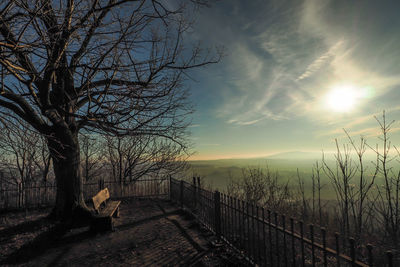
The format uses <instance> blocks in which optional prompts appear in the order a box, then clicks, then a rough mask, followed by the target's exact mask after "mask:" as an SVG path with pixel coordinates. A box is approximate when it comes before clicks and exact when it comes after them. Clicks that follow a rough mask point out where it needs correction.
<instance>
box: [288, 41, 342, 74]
mask: <svg viewBox="0 0 400 267" xmlns="http://www.w3.org/2000/svg"><path fill="white" fill-rule="evenodd" d="M342 46H343V40H339V41H338V42H337V43H336V44H335V45H333V46H332V47H331V48H330V49H329V50H328V51H327V52H326V53H324V54H323V55H321V56H320V57H318V58H317V59H316V60H314V61H313V62H312V63H311V64H310V65H309V66H308V67H307V68H306V70H305V71H304V72H303V73H302V74H301V75H300V76H299V77H297V79H296V81H301V80H303V79H306V78H308V77H310V76H311V75H313V74H314V73H315V72H317V71H318V70H320V69H321V67H322V66H323V65H325V64H329V63H330V61H331V60H332V59H333V58H334V57H335V55H336V53H337V51H338V50H339V49H340V48H341V47H342Z"/></svg>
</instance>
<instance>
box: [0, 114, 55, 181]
mask: <svg viewBox="0 0 400 267" xmlns="http://www.w3.org/2000/svg"><path fill="white" fill-rule="evenodd" d="M0 153H1V156H0V168H1V169H3V170H7V172H8V179H7V180H4V181H0V183H5V182H8V183H13V184H22V186H23V187H25V186H29V185H30V184H31V183H33V182H42V181H43V182H46V181H47V179H48V176H49V169H50V155H49V153H48V151H47V145H46V141H45V140H44V139H43V138H42V137H41V136H40V135H39V134H38V133H37V132H36V131H34V130H33V129H31V127H30V126H29V124H27V123H24V122H15V121H5V120H3V119H1V118H0Z"/></svg>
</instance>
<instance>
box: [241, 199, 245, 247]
mask: <svg viewBox="0 0 400 267" xmlns="http://www.w3.org/2000/svg"><path fill="white" fill-rule="evenodd" d="M240 212H241V214H240V221H241V222H240V225H241V229H242V232H241V234H240V235H241V236H240V245H241V249H242V250H243V249H244V248H245V238H246V234H245V233H246V231H245V225H244V201H243V200H240Z"/></svg>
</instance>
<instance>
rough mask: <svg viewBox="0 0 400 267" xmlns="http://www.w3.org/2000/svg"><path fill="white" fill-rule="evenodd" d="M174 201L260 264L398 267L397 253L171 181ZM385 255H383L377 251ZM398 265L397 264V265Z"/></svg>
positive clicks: (225, 196)
mask: <svg viewBox="0 0 400 267" xmlns="http://www.w3.org/2000/svg"><path fill="white" fill-rule="evenodd" d="M170 198H171V200H173V201H175V202H177V203H179V204H180V205H181V206H182V207H185V208H186V209H188V210H189V211H191V212H192V213H193V214H194V215H195V216H196V218H197V219H198V220H199V221H200V222H202V223H203V224H204V225H205V226H206V227H208V228H209V229H210V230H211V231H213V232H214V233H215V234H216V235H217V236H219V237H220V238H221V239H222V240H224V241H225V242H227V243H228V244H230V245H231V246H232V247H233V248H235V249H237V251H238V252H240V253H242V254H243V256H244V257H246V259H247V260H248V261H249V262H250V263H252V264H257V265H259V266H390V267H391V266H395V262H394V259H393V253H392V252H391V251H387V252H386V255H376V254H378V252H377V250H374V249H373V247H372V246H371V245H369V244H368V245H362V244H356V242H355V240H354V239H352V238H349V239H347V240H344V239H343V238H341V236H340V235H339V234H338V233H335V234H328V231H327V230H326V229H325V228H323V227H319V226H316V225H312V224H311V225H305V224H304V223H303V222H301V221H296V220H295V219H293V218H287V217H286V216H284V215H280V214H278V213H276V212H273V211H271V210H266V209H265V208H263V207H259V206H256V205H253V204H251V203H248V202H245V201H242V200H239V199H236V198H234V197H231V196H228V195H225V194H222V193H219V192H218V191H216V192H210V191H207V190H204V189H201V188H199V187H198V186H196V183H195V182H194V184H189V183H187V182H184V181H178V180H175V179H171V181H170ZM379 254H381V253H379ZM396 266H397V265H396Z"/></svg>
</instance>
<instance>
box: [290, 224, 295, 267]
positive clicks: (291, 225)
mask: <svg viewBox="0 0 400 267" xmlns="http://www.w3.org/2000/svg"><path fill="white" fill-rule="evenodd" d="M290 232H291V234H292V264H293V265H292V266H296V250H295V239H294V220H293V218H290Z"/></svg>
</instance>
